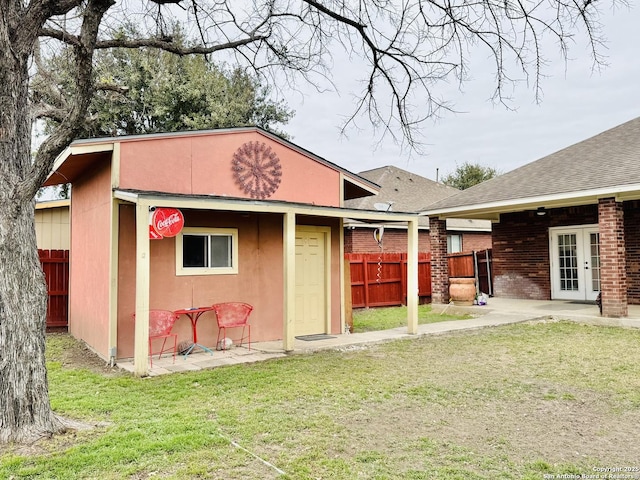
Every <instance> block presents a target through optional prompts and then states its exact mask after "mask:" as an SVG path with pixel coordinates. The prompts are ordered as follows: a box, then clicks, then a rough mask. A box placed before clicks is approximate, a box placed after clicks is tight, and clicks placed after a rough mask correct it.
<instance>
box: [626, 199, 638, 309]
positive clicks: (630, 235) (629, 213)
mask: <svg viewBox="0 0 640 480" xmlns="http://www.w3.org/2000/svg"><path fill="white" fill-rule="evenodd" d="M624 236H625V242H626V244H625V248H626V264H627V299H628V302H629V303H630V304H633V305H640V202H638V201H633V202H625V203H624Z"/></svg>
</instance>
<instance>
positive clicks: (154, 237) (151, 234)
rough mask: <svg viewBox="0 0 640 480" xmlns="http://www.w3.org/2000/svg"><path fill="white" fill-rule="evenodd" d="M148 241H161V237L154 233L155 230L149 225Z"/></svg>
mask: <svg viewBox="0 0 640 480" xmlns="http://www.w3.org/2000/svg"><path fill="white" fill-rule="evenodd" d="M149 240H162V235H160V234H159V233H158V232H156V229H155V228H153V225H149Z"/></svg>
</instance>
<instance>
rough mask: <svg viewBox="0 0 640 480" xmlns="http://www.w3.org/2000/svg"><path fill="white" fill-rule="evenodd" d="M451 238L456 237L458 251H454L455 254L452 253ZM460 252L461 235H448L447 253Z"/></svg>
mask: <svg viewBox="0 0 640 480" xmlns="http://www.w3.org/2000/svg"><path fill="white" fill-rule="evenodd" d="M453 237H456V239H457V240H458V242H459V243H458V245H457V247H458V248H459V250H456V251H455V252H454V251H453V246H454V245H453ZM460 252H462V234H460V233H449V234H448V235H447V253H460Z"/></svg>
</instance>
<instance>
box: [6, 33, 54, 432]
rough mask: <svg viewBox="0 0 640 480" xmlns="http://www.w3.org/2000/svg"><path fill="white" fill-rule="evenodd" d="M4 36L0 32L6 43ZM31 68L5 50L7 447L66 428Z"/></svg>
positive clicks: (23, 59)
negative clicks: (53, 335)
mask: <svg viewBox="0 0 640 480" xmlns="http://www.w3.org/2000/svg"><path fill="white" fill-rule="evenodd" d="M5 34H6V31H2V28H0V40H2V39H6V36H5ZM27 62H28V55H26V54H22V55H21V54H20V52H19V51H15V50H14V51H12V50H10V49H6V48H2V49H0V443H2V442H12V441H15V442H25V441H31V440H35V439H37V438H40V437H43V436H50V435H52V434H53V433H55V432H58V431H60V430H61V429H62V424H61V422H60V421H59V420H58V419H57V418H56V417H55V416H54V415H53V412H52V411H51V406H50V404H49V394H48V385H47V371H46V365H45V356H44V352H45V322H46V305H47V292H46V286H45V283H44V275H43V273H42V269H41V267H40V262H39V259H38V250H37V245H36V235H35V225H34V217H35V212H34V201H33V195H31V194H30V190H29V189H28V188H25V185H26V182H27V181H29V179H28V177H29V176H30V175H32V172H31V167H32V162H31V128H30V119H29V115H28V113H27V112H28V100H27V99H28V69H27ZM31 181H32V180H31Z"/></svg>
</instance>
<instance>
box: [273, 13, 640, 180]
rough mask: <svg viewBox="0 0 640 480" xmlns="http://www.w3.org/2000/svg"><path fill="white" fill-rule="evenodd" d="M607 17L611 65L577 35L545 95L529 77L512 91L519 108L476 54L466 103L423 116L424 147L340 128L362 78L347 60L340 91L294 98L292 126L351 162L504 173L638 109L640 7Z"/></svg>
mask: <svg viewBox="0 0 640 480" xmlns="http://www.w3.org/2000/svg"><path fill="white" fill-rule="evenodd" d="M602 22H603V24H604V28H603V33H604V36H605V37H606V38H607V41H608V43H607V49H606V50H603V53H604V54H605V55H606V57H607V58H606V61H607V63H608V67H607V68H605V69H604V70H602V71H601V72H600V73H598V72H595V73H592V70H591V67H592V62H591V58H590V57H589V52H588V51H587V50H586V49H585V48H584V42H582V43H581V44H578V45H575V46H573V47H572V50H571V52H570V56H571V58H572V59H571V60H570V61H569V63H568V64H567V65H566V68H565V64H564V63H563V62H562V61H557V62H555V63H554V64H553V65H551V66H550V67H549V69H548V70H547V73H548V74H549V75H550V77H549V78H546V79H544V80H543V84H542V86H543V90H544V98H543V101H542V103H540V104H535V102H534V95H533V91H532V90H531V89H527V88H526V87H524V86H523V87H522V88H519V89H517V90H516V92H515V101H514V102H513V106H514V107H515V108H516V111H509V110H507V109H505V108H504V107H503V106H500V105H497V106H496V105H493V104H492V103H491V102H490V101H489V98H490V96H491V94H492V92H493V88H494V85H493V83H492V81H491V80H492V78H493V77H492V72H491V71H490V63H489V61H488V60H486V58H484V57H483V58H474V59H472V60H473V66H472V70H471V72H470V73H471V76H472V77H473V81H471V82H469V83H467V84H465V85H464V87H463V88H464V92H462V93H461V92H459V91H458V90H457V89H455V88H450V96H451V98H447V100H450V101H452V102H454V107H455V108H456V110H457V111H460V112H463V113H457V114H454V113H446V114H444V116H443V118H441V119H440V120H438V121H437V122H436V123H435V124H432V123H429V122H427V123H426V124H425V129H426V130H425V132H424V133H425V137H426V143H427V145H426V146H425V148H424V150H425V154H424V155H421V156H418V155H416V154H409V153H408V152H402V151H401V149H400V148H399V147H398V146H397V145H394V144H393V142H392V141H391V139H388V140H387V141H385V142H384V143H383V144H382V145H380V146H377V147H376V143H377V140H378V137H376V136H375V135H374V134H373V133H372V132H371V131H370V130H363V131H357V130H355V129H351V130H349V131H348V137H347V138H345V137H341V136H340V134H339V129H338V126H339V125H340V123H341V120H342V118H343V117H344V116H345V115H347V114H349V113H351V112H350V110H349V108H348V107H349V104H350V103H349V102H350V101H351V93H352V90H353V89H354V87H357V84H355V83H353V78H354V75H352V71H351V70H352V69H353V68H356V66H354V65H353V64H350V63H348V62H344V67H342V68H340V69H336V70H335V71H334V74H335V77H336V82H337V83H338V85H339V87H340V88H341V92H340V95H338V94H335V93H323V94H318V93H309V94H307V95H306V96H305V97H304V99H303V98H301V96H300V95H297V96H295V95H294V96H293V97H289V98H288V103H289V106H290V107H291V108H293V109H295V110H296V112H297V113H296V116H295V117H294V119H293V120H292V121H291V122H290V124H289V125H288V126H287V127H286V128H285V130H286V131H287V132H288V133H290V134H291V135H292V136H293V142H294V143H296V144H298V145H300V146H301V147H303V148H306V149H308V150H310V151H312V152H313V153H315V154H317V155H319V156H321V157H324V158H325V159H327V160H329V161H332V162H334V163H337V164H338V165H340V166H342V167H344V168H346V169H348V170H351V171H353V172H360V171H363V170H369V169H372V168H377V167H381V166H384V165H395V166H397V167H400V168H403V169H405V170H409V171H412V172H415V173H417V174H419V175H422V176H425V177H427V178H430V179H432V180H435V179H436V170H437V169H439V177H440V179H442V177H443V176H445V175H446V174H448V173H451V172H452V171H453V170H454V169H455V168H456V165H460V164H462V163H464V162H470V163H478V164H481V165H483V166H489V167H493V168H496V169H498V170H499V171H501V172H503V173H504V172H507V171H509V170H513V169H514V168H517V167H519V166H521V165H524V164H526V163H529V162H531V161H533V160H536V159H538V158H541V157H543V156H545V155H547V154H550V153H553V152H555V151H557V150H559V149H562V148H564V147H566V146H569V145H572V144H574V143H576V142H578V141H580V140H583V139H585V138H588V137H591V136H593V135H595V134H597V133H600V132H602V131H604V130H607V129H608V128H611V127H614V126H616V125H618V124H620V123H623V122H625V121H627V120H630V119H632V118H635V117H638V116H640V7H634V8H632V10H630V11H629V10H626V9H619V10H617V11H616V12H614V13H607V14H605V15H604V16H603V17H602ZM364 125H365V123H364V122H360V123H359V126H360V127H362V126H364Z"/></svg>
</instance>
